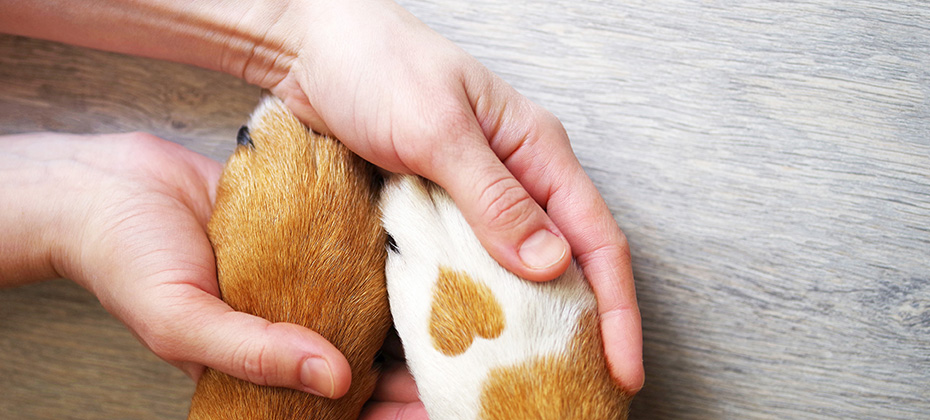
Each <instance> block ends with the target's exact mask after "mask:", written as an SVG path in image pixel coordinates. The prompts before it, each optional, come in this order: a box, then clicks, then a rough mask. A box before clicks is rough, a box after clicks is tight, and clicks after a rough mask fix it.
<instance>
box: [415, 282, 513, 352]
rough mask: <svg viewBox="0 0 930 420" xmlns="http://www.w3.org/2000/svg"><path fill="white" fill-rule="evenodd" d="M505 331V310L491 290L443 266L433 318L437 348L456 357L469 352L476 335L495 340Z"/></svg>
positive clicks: (430, 329) (431, 321) (430, 323)
mask: <svg viewBox="0 0 930 420" xmlns="http://www.w3.org/2000/svg"><path fill="white" fill-rule="evenodd" d="M503 331H504V311H503V309H502V308H501V305H500V303H498V301H497V299H496V298H495V297H494V294H493V293H492V292H491V289H490V288H488V286H485V285H483V284H479V283H477V282H475V281H474V280H473V279H472V278H471V276H469V275H468V273H466V272H464V271H453V270H451V269H449V268H448V267H443V266H440V267H439V279H438V281H437V282H436V287H435V289H434V290H433V304H432V307H431V311H430V318H429V334H430V336H431V337H432V338H433V347H434V348H436V350H439V351H440V352H441V353H442V354H445V355H447V356H456V355H459V354H462V353H464V352H465V350H468V347H470V346H471V343H472V342H473V341H474V340H475V336H479V337H483V338H486V339H493V338H497V337H499V336H500V335H501V332H503Z"/></svg>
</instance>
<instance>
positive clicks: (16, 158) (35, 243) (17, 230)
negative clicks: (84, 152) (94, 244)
mask: <svg viewBox="0 0 930 420" xmlns="http://www.w3.org/2000/svg"><path fill="white" fill-rule="evenodd" d="M59 136H65V135H53V134H44V133H37V134H22V135H14V136H6V137H4V138H3V142H4V152H3V153H2V154H0V167H2V168H3V178H4V182H3V183H2V184H0V188H2V193H0V195H2V196H3V197H4V202H5V203H6V205H3V206H0V226H4V228H3V229H2V230H0V287H2V286H16V285H21V284H26V283H30V282H35V281H40V280H48V279H52V278H56V277H67V276H68V273H67V271H69V268H70V266H71V264H70V263H68V261H67V258H65V257H64V255H65V254H66V252H65V249H66V248H67V246H66V243H67V242H69V241H70V240H72V239H73V238H74V237H75V236H76V232H75V230H74V229H73V228H74V227H75V226H78V225H79V223H75V220H77V219H78V218H80V217H81V213H82V212H81V211H80V210H81V209H82V208H83V207H84V204H86V203H83V202H79V201H75V200H73V199H74V198H76V197H75V194H73V191H74V190H79V189H80V188H81V187H82V185H81V184H80V183H79V184H75V183H74V180H76V179H83V178H80V177H75V176H74V175H75V174H73V173H71V172H72V171H73V170H75V169H77V167H78V165H70V164H69V162H71V161H70V160H69V155H70V154H71V152H72V150H71V148H70V146H71V144H70V142H61V141H58V140H60V137H59ZM50 150H51V151H53V152H52V153H49V151H50ZM51 198H54V199H51Z"/></svg>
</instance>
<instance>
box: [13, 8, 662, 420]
mask: <svg viewBox="0 0 930 420" xmlns="http://www.w3.org/2000/svg"><path fill="white" fill-rule="evenodd" d="M347 28H351V29H347ZM0 31H2V32H7V33H12V34H17V35H24V36H30V37H37V38H44V39H50V40H55V41H61V42H67V43H71V44H76V45H81V46H86V47H92V48H98V49H103V50H109V51H115V52H121V53H127V54H134V55H141V56H147V57H153V58H159V59H166V60H172V61H178V62H183V63H188V64H193V65H197V66H201V67H205V68H208V69H213V70H217V71H223V72H226V73H229V74H233V75H235V76H238V77H241V78H243V79H245V80H246V81H248V82H250V83H253V84H256V85H259V86H261V87H263V88H266V89H269V90H270V91H271V92H272V93H274V94H275V95H276V96H278V97H280V98H282V99H283V100H284V101H285V103H286V104H287V105H288V107H290V108H291V109H292V110H293V111H294V112H295V114H296V115H297V116H298V117H299V118H300V119H301V120H303V121H304V122H305V123H307V124H308V125H309V126H310V127H311V128H313V129H314V130H316V131H319V132H324V133H330V134H333V135H335V136H336V137H338V138H339V139H340V140H341V141H342V142H343V143H344V144H346V146H348V147H349V148H350V149H352V150H353V151H355V152H356V153H358V154H359V155H361V156H362V157H363V158H365V159H367V160H369V161H371V162H372V163H374V164H376V165H378V166H380V167H382V168H384V169H386V170H388V171H393V172H402V173H416V174H420V175H423V176H425V177H427V178H430V179H432V180H433V181H436V182H437V183H438V184H439V185H441V186H443V187H444V188H445V189H446V190H447V191H449V193H450V195H451V196H452V197H453V199H454V200H455V201H456V203H457V204H458V205H459V207H460V208H461V209H462V212H463V214H464V215H465V217H466V220H468V222H469V223H470V224H471V226H472V227H473V229H474V230H475V233H476V235H477V236H478V238H479V239H480V240H481V242H482V244H483V245H484V246H485V247H486V248H487V249H488V251H489V252H490V253H491V255H492V256H493V257H494V258H495V259H496V260H498V262H500V263H501V265H503V266H504V267H506V268H508V269H510V270H511V271H513V272H514V273H516V274H518V275H520V276H523V277H525V278H528V279H530V280H535V281H545V280H549V279H552V278H554V277H556V276H558V275H559V274H560V273H561V272H562V271H564V269H565V268H566V267H567V265H568V264H569V262H570V259H571V256H574V257H575V258H576V259H577V261H578V262H579V263H580V265H581V266H582V268H583V269H584V272H585V275H586V277H587V278H588V279H589V281H590V282H591V284H592V286H593V288H594V291H595V294H596V295H597V298H598V308H599V312H600V318H601V326H602V331H603V335H604V343H605V350H606V353H607V358H608V361H609V362H610V365H611V369H612V373H613V376H614V377H615V378H616V379H617V380H618V381H620V383H621V384H622V385H623V386H624V388H626V389H627V390H629V391H631V392H635V391H637V390H638V389H639V388H640V387H641V386H642V383H643V378H644V376H643V367H642V333H641V325H640V316H639V310H638V307H637V303H636V296H635V288H634V285H633V275H632V269H631V264H630V254H629V246H628V244H627V242H626V239H625V237H624V236H623V234H622V232H621V231H620V229H619V227H618V226H617V224H616V222H615V221H614V219H613V217H612V216H611V214H610V211H609V210H608V208H607V205H606V203H605V202H604V200H603V199H602V198H601V197H600V195H599V194H598V192H597V190H596V188H595V187H594V185H593V183H592V182H591V180H590V179H589V178H588V177H587V176H586V175H585V173H584V171H583V170H582V168H581V166H580V164H579V163H578V161H577V159H576V157H575V156H574V154H573V153H572V151H571V147H570V145H569V140H568V136H567V134H566V132H565V130H564V129H563V127H562V125H561V123H560V122H559V121H558V119H557V118H555V117H554V116H553V115H552V114H551V113H549V112H548V111H546V110H544V109H542V108H541V107H539V106H538V105H536V104H534V103H532V102H531V101H529V100H527V99H526V98H525V97H523V96H522V95H520V94H518V93H517V92H516V91H515V90H514V89H513V88H512V87H510V86H509V85H507V84H506V83H505V82H503V81H502V80H501V79H500V78H498V77H497V76H496V75H494V74H493V73H491V72H490V71H488V70H487V69H486V68H485V67H483V66H482V65H481V64H480V63H478V62H477V60H475V59H474V58H473V57H471V56H469V55H468V54H467V53H465V52H464V51H462V50H461V49H460V48H458V47H457V46H455V45H454V44H453V43H451V42H450V41H448V40H446V39H445V38H443V37H442V36H440V35H438V34H437V33H435V32H434V31H432V30H430V29H429V28H428V27H427V26H426V25H424V24H423V23H422V22H420V21H418V20H417V19H416V18H415V17H413V16H412V15H410V14H409V13H407V12H406V11H405V10H403V9H402V8H401V7H399V6H398V5H396V4H394V3H392V2H390V1H387V0H344V1H335V0H309V1H300V0H291V1H288V0H281V1H234V0H214V1H189V2H176V1H171V0H151V1H142V0H98V1H89V0H35V1H16V0H0ZM57 136H58V135H49V134H35V135H31V136H26V137H25V138H24V137H22V136H20V137H17V141H19V142H26V143H29V142H31V141H34V142H39V140H38V139H39V138H41V139H43V140H42V141H52V140H51V139H52V138H53V137H54V138H55V139H54V140H55V141H58V142H61V143H60V144H61V145H64V144H67V145H68V147H65V149H67V150H71V149H75V150H74V153H75V154H76V155H81V156H86V155H87V152H82V151H81V147H88V148H90V147H91V146H90V145H91V144H96V143H95V142H99V141H106V142H110V146H114V145H115V144H116V143H115V142H114V140H113V139H112V138H109V137H107V136H104V138H103V140H101V138H100V137H94V138H90V139H86V138H85V139H80V138H77V137H67V136H66V137H67V138H65V137H61V138H59V137H57ZM124 136H129V137H130V138H131V140H132V141H129V142H127V143H128V144H131V145H136V146H138V145H139V144H141V145H142V146H138V147H140V149H141V150H142V152H144V153H148V154H154V155H159V154H161V155H164V156H167V157H165V158H164V159H155V161H157V162H158V165H160V166H152V164H147V165H146V166H145V167H146V168H148V170H150V171H152V172H153V173H156V174H160V175H163V176H164V177H163V178H159V179H161V181H160V182H162V183H163V184H161V186H159V187H158V188H154V184H144V183H143V184H144V185H146V186H147V187H152V188H148V189H147V188H142V187H140V186H139V185H136V184H132V183H131V182H129V181H128V179H130V178H132V174H133V171H132V169H133V168H122V169H121V170H115V169H114V170H108V171H103V172H98V175H99V174H101V173H106V174H107V177H105V178H106V179H109V180H110V181H112V185H110V184H107V183H102V184H99V185H98V188H102V189H104V191H100V190H97V189H93V188H91V186H89V185H83V186H81V187H80V188H79V189H78V190H76V191H82V192H83V193H84V195H82V196H77V195H74V194H71V196H73V197H74V199H75V200H76V201H75V202H76V203H83V204H84V206H83V207H82V206H76V205H74V204H73V203H72V205H69V206H62V205H60V204H61V203H49V202H48V201H59V202H60V201H61V200H62V199H63V198H62V197H63V196H61V195H39V194H32V196H31V197H29V196H28V195H29V194H25V193H24V192H21V193H23V194H24V195H26V196H27V197H25V198H24V199H25V200H26V201H25V202H26V203H28V202H29V200H28V199H31V200H36V199H39V198H42V199H43V200H45V201H43V202H34V203H31V204H29V206H27V207H20V205H19V204H17V205H16V206H17V207H15V208H4V210H2V213H0V221H2V222H3V224H4V225H8V224H7V222H8V221H14V220H15V221H18V222H19V223H20V224H19V225H17V226H19V228H17V229H13V230H10V231H6V230H5V231H4V232H3V233H0V245H2V246H3V247H4V251H5V252H4V257H3V259H0V284H21V283H25V282H29V281H36V280H40V279H44V278H50V277H56V276H64V277H68V278H71V279H73V280H75V281H77V282H78V283H80V284H82V285H83V286H84V287H86V288H88V289H89V290H91V291H92V292H93V293H94V294H95V295H96V296H97V297H98V298H99V299H100V300H101V302H102V303H103V304H104V306H105V307H106V308H107V309H108V310H110V311H111V312H112V313H114V314H115V315H116V316H117V317H119V318H120V319H121V320H122V321H123V322H125V323H126V324H127V325H128V326H129V328H130V329H131V330H132V331H133V332H134V333H135V334H136V335H137V336H138V337H139V338H140V340H141V341H142V342H143V343H145V344H146V345H147V346H149V348H151V349H152V350H153V351H154V352H155V353H156V354H157V355H159V356H160V357H162V358H163V359H165V360H167V361H169V362H171V363H173V364H175V365H176V366H178V367H180V368H182V369H183V370H185V371H186V372H187V373H188V374H190V375H191V376H192V377H194V378H197V377H198V376H199V374H200V372H202V370H203V366H205V365H207V366H211V367H214V368H216V369H218V370H221V371H223V372H226V373H229V374H232V375H234V376H237V377H240V378H248V379H251V380H253V381H255V382H260V383H264V384H269V385H276V386H286V387H291V388H295V389H301V390H305V391H308V392H315V393H318V394H323V395H331V396H339V395H341V393H343V392H345V389H347V388H348V383H349V381H350V377H349V373H348V366H347V363H346V362H345V359H344V358H343V357H342V355H341V354H339V353H338V351H336V349H335V348H334V347H332V345H330V344H329V343H328V342H326V341H325V340H324V339H322V337H319V336H318V335H316V334H315V333H313V332H312V331H309V330H306V329H302V328H300V327H297V326H294V325H281V324H268V323H267V322H263V320H260V319H254V317H249V316H246V315H245V314H241V313H236V312H233V311H231V309H229V308H228V306H225V305H224V304H223V303H222V302H221V301H220V300H219V299H218V298H217V297H216V296H217V293H216V292H215V291H216V287H217V286H216V277H215V272H214V270H213V269H212V268H213V256H212V253H210V252H209V250H210V249H209V243H208V242H207V239H206V234H205V233H204V230H203V226H204V224H203V223H205V221H206V219H207V218H208V217H209V213H210V211H211V209H212V194H213V193H212V191H213V189H212V188H213V187H214V186H215V178H216V177H217V176H218V173H219V165H218V164H217V163H215V162H212V161H211V162H212V163H210V162H207V161H208V159H205V158H203V157H194V156H197V155H195V154H192V153H191V152H189V151H186V152H180V151H178V150H186V149H183V148H180V149H178V148H176V146H174V145H169V144H167V142H163V141H159V140H157V139H153V138H151V137H150V136H146V135H142V134H133V135H124ZM27 138H31V140H27ZM3 141H5V142H6V141H9V140H8V139H5V140H3ZM22 147H26V146H22ZM62 147H64V146H62ZM114 149H115V150H118V149H119V148H118V147H114ZM38 150H41V149H38ZM46 150H47V149H46ZM63 150H64V149H63ZM165 150H173V151H171V152H165ZM34 152H35V151H33V152H30V153H32V156H33V158H31V159H33V160H36V159H38V160H42V159H41V158H40V156H39V155H36V154H35V153H34ZM104 153H117V151H111V152H104ZM11 162H12V161H11ZM19 162H20V163H22V162H24V161H21V160H20V161H19ZM59 163H61V162H59ZM11 165H12V164H11ZM84 166H85V167H87V165H84ZM90 166H91V167H92V166H93V165H90ZM15 167H16V166H15V165H14V166H10V168H13V169H10V170H14V169H15ZM159 168H160V169H159ZM111 169H112V168H111ZM170 173H191V174H194V175H191V178H177V177H175V176H173V175H172V176H169V174H170ZM120 177H123V178H125V179H126V180H127V181H126V182H125V183H121V182H118V181H117V179H119V178H120ZM156 178H157V177H156ZM91 179H93V178H91ZM64 180H65V178H62V182H64ZM192 180H193V181H192ZM194 181H196V182H194ZM101 182H102V181H101ZM131 185H136V186H135V187H131ZM119 186H122V187H126V188H128V189H129V190H128V191H127V192H126V194H130V192H132V194H134V195H133V196H134V197H136V198H139V197H142V196H144V195H145V194H155V196H158V194H161V197H163V198H164V197H169V198H170V200H167V199H166V201H165V203H167V202H168V201H170V202H172V203H174V204H172V205H168V204H162V205H155V204H150V205H149V204H144V203H145V201H144V200H141V199H139V200H137V201H138V202H136V201H131V202H136V204H138V205H139V206H140V208H125V209H124V211H125V214H124V215H123V219H125V220H129V221H131V223H130V222H123V224H122V225H121V227H119V228H116V227H111V226H109V225H108V223H110V224H112V223H115V222H113V221H110V222H106V221H97V222H96V223H91V222H89V221H88V220H85V219H82V218H81V217H78V216H76V215H75V214H72V213H81V214H85V213H86V214H91V215H93V216H94V217H96V218H99V214H103V213H100V212H98V213H96V214H94V213H93V212H92V211H91V210H90V209H95V208H99V207H100V206H102V205H103V204H101V203H100V202H97V201H96V200H99V199H101V195H100V194H104V196H103V198H107V196H106V192H107V191H109V192H112V194H116V192H118V191H120V189H119V188H118V187H119ZM130 187H131V188H130ZM0 188H3V189H8V188H10V187H9V185H6V186H3V187H0ZM133 188H136V189H133ZM159 188H160V189H161V190H163V191H160V190H159ZM159 191H160V192H159ZM5 194H6V192H4V196H6V195H5ZM195 196H196V197H197V199H196V200H195V199H193V198H192V197H195ZM43 197H44V198H43ZM49 197H55V200H50V199H49ZM110 198H112V197H110ZM6 202H7V203H10V202H11V201H8V200H7V201H6ZM50 204H58V205H60V206H59V207H62V208H61V209H59V210H58V213H49V212H48V211H45V210H42V209H43V208H44V207H51V208H55V207H56V206H55V205H50ZM114 205H115V203H114ZM130 214H131V215H132V216H133V217H128V215H130ZM113 216H114V217H117V216H119V215H118V214H117V215H113ZM43 217H44V218H43ZM88 217H90V216H88ZM7 218H9V219H7ZM123 219H118V220H120V221H122V220H123ZM169 220H170V222H171V223H174V224H175V225H174V226H176V227H175V229H174V230H173V231H172V232H170V233H169V232H161V234H156V233H158V232H159V231H158V229H157V227H156V222H157V223H167V222H169ZM182 220H185V222H183V223H182V222H181V221H182ZM51 221H54V224H55V225H56V226H59V225H60V231H73V232H76V231H81V232H82V233H81V235H78V236H71V237H68V238H55V237H54V236H55V235H50V234H49V228H48V227H47V225H44V224H43V223H50V222H51ZM69 223H70V224H69ZM82 223H83V225H82ZM71 224H73V225H71ZM127 224H128V225H127ZM126 226H133V227H134V228H133V229H137V230H139V231H140V232H148V233H149V234H151V236H146V235H141V236H137V237H133V238H132V239H131V243H132V245H133V247H124V248H120V247H118V246H116V245H113V244H114V243H116V244H119V243H121V242H120V241H121V240H130V235H128V234H127V233H126V231H124V230H125V229H126ZM178 228H181V229H178ZM95 229H96V230H95ZM121 229H123V230H121ZM133 229H128V232H130V233H132V232H135V231H134V230H133ZM177 231H181V232H180V233H179V232H177ZM120 234H122V235H123V236H120ZM143 239H145V240H144V241H143ZM182 240H183V242H185V243H187V244H188V245H189V246H188V247H187V248H184V249H188V250H189V252H188V253H187V254H183V255H182V254H180V253H175V254H171V253H168V254H165V253H166V252H168V251H166V249H167V248H168V246H169V245H177V244H178V242H179V241H182ZM68 241H70V242H69V243H62V242H68ZM76 241H80V242H76ZM27 244H30V245H38V247H31V248H30V247H27V246H26V245H27ZM78 244H79V245H80V246H77V245H78ZM107 244H109V245H107ZM124 245H125V244H124ZM195 245H196V247H197V248H198V250H193V249H190V247H193V246H195ZM98 246H99V247H101V248H104V249H106V247H107V246H110V247H111V249H110V250H111V251H113V252H115V253H116V254H110V253H107V252H103V251H102V250H99V249H97V248H96V247H98ZM24 248H29V249H24ZM130 250H132V251H133V252H138V253H139V255H143V256H144V255H160V256H161V258H158V259H157V260H155V259H152V260H151V261H148V262H146V261H147V260H146V259H144V258H143V259H141V260H140V259H138V258H135V259H133V258H116V256H117V255H120V253H125V252H130ZM6 251H9V252H6ZM92 251H96V252H97V254H99V255H96V257H94V258H91V255H92V254H94V252H92ZM147 270H148V271H147ZM152 290H161V291H163V292H164V293H163V294H154V295H153V294H148V293H149V292H151V291H152ZM169 292H170V293H169ZM165 307H173V308H180V309H179V311H178V312H172V311H165V310H164V308H165ZM194 314H196V317H197V319H201V320H202V321H201V322H200V323H198V325H193V326H191V325H189V324H190V322H189V320H190V319H191V315H194ZM182 327H183V328H182ZM224 331H226V332H230V333H224ZM232 331H235V332H236V334H232V333H231V332H232ZM243 332H247V333H243ZM310 360H316V361H319V360H323V361H325V363H322V364H320V363H309V362H308V361H310ZM321 366H322V367H321ZM397 372H399V373H398V374H397V375H396V376H391V375H387V378H386V379H385V381H383V382H384V383H392V384H395V385H396V386H381V387H379V393H380V394H378V393H376V396H378V395H380V397H379V399H381V400H386V401H390V402H391V403H392V404H393V405H388V404H384V405H374V408H372V409H370V410H369V411H368V415H369V416H371V418H378V417H379V416H381V415H386V416H387V415H392V414H396V410H406V411H405V413H407V414H410V415H411V416H414V415H419V414H414V413H415V412H417V410H416V409H411V408H410V406H409V404H415V401H410V392H409V389H410V387H411V386H412V383H411V382H410V381H409V377H408V376H405V375H404V374H403V371H402V370H399V371H397ZM302 379H303V380H302ZM395 390H396V392H395ZM398 395H400V396H403V398H401V397H399V396H398ZM414 396H415V394H414ZM392 398H393V399H394V400H393V401H391V399H392ZM402 399H406V401H401V400H402Z"/></svg>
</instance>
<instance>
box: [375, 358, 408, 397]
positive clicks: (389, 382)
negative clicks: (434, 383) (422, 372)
mask: <svg viewBox="0 0 930 420" xmlns="http://www.w3.org/2000/svg"><path fill="white" fill-rule="evenodd" d="M371 399H372V400H374V401H393V402H415V401H419V400H420V397H419V394H418V392H417V385H416V383H415V382H414V380H413V376H412V375H411V374H410V371H409V370H407V367H406V366H405V365H404V364H403V363H392V364H391V365H387V366H385V367H384V370H383V371H382V372H381V377H380V378H379V379H378V384H377V385H375V391H374V393H372V395H371Z"/></svg>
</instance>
